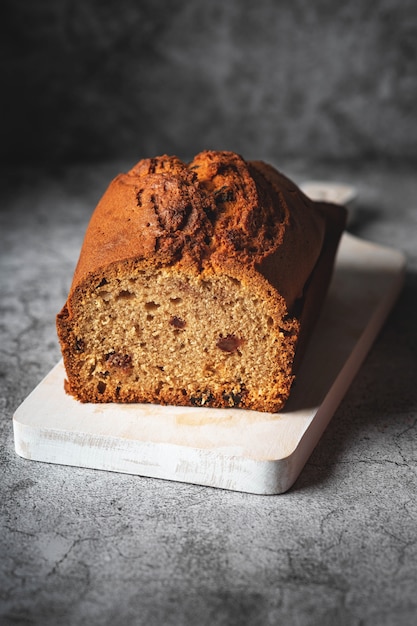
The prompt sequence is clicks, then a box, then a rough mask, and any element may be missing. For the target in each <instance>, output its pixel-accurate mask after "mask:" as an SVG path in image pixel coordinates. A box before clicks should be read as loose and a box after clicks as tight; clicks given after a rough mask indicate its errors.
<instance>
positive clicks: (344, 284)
mask: <svg viewBox="0 0 417 626" xmlns="http://www.w3.org/2000/svg"><path fill="white" fill-rule="evenodd" d="M404 265H405V261H404V257H403V255H402V254H401V253H400V252H398V251H395V250H392V249H388V248H386V247H382V246H379V245H375V244H371V243H368V242H365V241H362V240H359V239H357V238H355V237H353V236H351V235H348V234H345V235H344V236H343V238H342V242H341V245H340V249H339V253H338V256H337V261H336V268H335V273H334V277H333V280H332V283H331V286H330V290H329V293H328V297H327V300H326V303H325V306H324V309H323V312H322V315H321V317H320V320H319V323H318V325H317V327H316V330H315V332H314V335H313V337H312V339H311V342H310V344H309V348H308V350H307V353H306V355H305V358H304V360H303V363H302V366H301V369H300V372H299V375H298V378H297V381H296V384H295V386H294V389H293V393H292V395H291V398H290V401H289V403H288V404H287V407H286V410H285V412H281V413H278V414H268V413H258V412H254V411H246V410H239V409H209V408H206V409H205V408H193V407H190V408H188V407H172V406H168V407H162V406H158V405H137V404H135V405H117V404H107V405H106V404H105V405H103V404H101V405H91V404H80V403H78V402H77V401H76V400H74V399H73V398H72V397H70V396H68V395H67V394H65V392H64V388H63V381H64V377H65V371H64V368H63V365H62V363H61V362H60V363H58V364H57V365H56V366H55V367H54V368H53V370H52V371H51V372H50V373H49V374H48V375H47V376H46V378H45V379H44V380H43V381H42V382H41V383H40V384H39V385H38V386H37V387H36V389H35V390H34V391H33V392H32V393H31V394H30V395H29V396H28V397H27V398H26V400H25V401H24V402H23V403H22V404H21V405H20V407H19V408H18V409H17V410H16V412H15V414H14V418H13V425H14V437H15V449H16V452H17V454H19V455H20V456H22V457H24V458H27V459H32V460H36V461H44V462H49V463H58V464H64V465H73V466H79V467H89V468H95V469H101V470H108V471H116V472H124V473H129V474H138V475H142V476H150V477H155V478H163V479H169V480H176V481H182V482H189V483H196V484H200V485H208V486H212V487H220V488H225V489H232V490H237V491H244V492H250V493H258V494H277V493H283V492H285V491H287V490H288V489H289V488H290V487H291V486H292V484H293V483H294V481H295V480H296V478H297V476H298V475H299V473H300V472H301V470H302V468H303V466H304V464H305V462H306V461H307V459H308V457H309V455H310V454H311V452H312V450H313V449H314V447H315V445H316V444H317V442H318V440H319V439H320V436H321V435H322V433H323V431H324V429H325V428H326V426H327V424H328V423H329V421H330V419H331V418H332V416H333V414H334V411H335V409H336V408H337V406H338V404H339V403H340V401H341V399H342V397H343V395H344V394H345V392H346V390H347V389H348V387H349V385H350V383H351V381H352V379H353V378H354V376H355V375H356V373H357V372H358V369H359V367H360V365H361V363H362V361H363V359H364V357H365V356H366V354H367V352H368V350H369V349H370V347H371V345H372V342H373V341H374V339H375V337H376V335H377V334H378V332H379V330H380V329H381V327H382V325H383V323H384V321H385V319H386V316H387V315H388V313H389V311H390V309H391V307H392V305H393V303H394V302H395V300H396V297H397V296H398V293H399V291H400V289H401V285H402V281H403V274H404Z"/></svg>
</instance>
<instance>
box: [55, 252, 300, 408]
mask: <svg viewBox="0 0 417 626" xmlns="http://www.w3.org/2000/svg"><path fill="white" fill-rule="evenodd" d="M88 284H89V285H90V286H88V287H87V286H86V287H82V286H80V288H78V289H77V290H76V292H75V293H74V294H73V298H72V300H71V302H70V305H69V306H70V309H71V310H69V308H68V306H65V307H64V309H63V310H62V312H61V313H60V315H59V316H58V319H57V325H58V334H59V337H60V340H61V345H62V347H63V356H64V362H65V366H66V369H67V373H68V378H69V380H70V381H71V383H67V386H68V391H69V392H70V393H71V394H73V395H74V396H75V397H76V398H78V399H79V400H81V401H84V402H157V403H159V404H176V405H194V406H208V407H241V408H245V407H247V408H251V409H255V410H261V411H270V412H276V411H279V410H280V409H281V408H282V406H283V404H284V402H285V400H286V399H287V397H288V395H289V392H290V388H291V384H292V381H293V376H292V373H291V368H292V362H293V358H294V352H295V346H296V341H297V336H298V331H299V322H298V320H297V319H295V318H291V317H289V316H288V315H287V310H286V306H285V302H284V301H283V300H282V299H280V297H279V296H277V294H275V293H273V292H272V291H271V290H270V289H268V284H267V282H266V281H265V284H263V283H262V281H261V279H260V278H259V277H258V279H257V283H256V284H257V287H256V288H254V281H253V280H252V281H250V282H249V281H247V277H243V278H242V277H240V278H239V277H237V276H231V275H227V274H222V275H221V274H213V273H204V272H203V273H201V274H196V275H193V274H189V273H185V272H181V271H180V270H178V269H175V268H173V267H165V268H160V269H155V268H149V269H147V268H146V267H142V268H140V267H138V266H135V265H134V264H133V263H132V264H130V265H129V267H128V268H126V264H115V265H113V266H112V267H110V268H107V270H106V272H105V273H104V274H102V275H97V276H96V278H95V280H93V281H89V283H86V285H88Z"/></svg>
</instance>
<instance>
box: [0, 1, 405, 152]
mask: <svg viewBox="0 0 417 626" xmlns="http://www.w3.org/2000/svg"><path fill="white" fill-rule="evenodd" d="M4 11H6V13H5V15H6V20H5V21H4V26H6V28H7V33H6V34H4V36H3V37H2V41H3V47H4V48H5V51H4V54H3V55H2V59H1V61H0V63H1V65H2V77H3V78H2V81H3V85H4V86H5V89H4V90H3V94H6V96H3V98H2V104H1V106H2V108H3V111H2V119H3V120H5V119H6V120H7V125H5V126H3V133H2V134H3V137H2V141H1V143H0V145H1V152H2V154H1V157H2V160H3V161H4V162H8V163H10V161H14V162H16V163H19V162H23V161H24V162H26V163H28V162H29V163H30V162H39V161H44V162H45V161H46V162H48V161H52V162H56V161H62V162H65V161H69V160H80V159H108V158H111V159H113V158H120V157H122V158H128V159H130V158H131V159H132V160H134V161H135V160H138V159H139V158H142V157H144V156H155V155H156V154H163V153H170V154H177V155H178V156H180V157H182V158H185V159H187V158H191V157H192V156H193V155H194V154H195V153H196V152H198V151H199V150H201V149H205V148H214V149H232V150H236V151H238V152H240V153H242V154H243V155H244V156H245V157H246V158H264V159H266V160H275V159H281V158H283V157H293V156H300V155H302V156H305V157H307V158H309V159H334V158H344V159H358V158H369V157H386V158H399V157H405V158H416V157H417V127H416V124H415V123H414V121H415V120H414V114H415V102H416V101H417V71H416V69H417V45H416V41H417V4H416V3H415V2H414V1H412V0H376V1H375V2H372V3H364V2H362V1H361V0H352V1H351V2H348V3H343V4H340V3H323V2H318V3H317V2H316V3H311V2H308V0H295V1H294V0H285V1H283V2H275V0H259V1H258V2H256V3H253V2H252V0H230V1H229V2H224V1H223V0H212V1H211V2H203V1H202V0H195V1H194V2H183V1H181V0H174V1H173V2H170V3H167V2H163V1H162V0H157V1H155V0H142V1H141V2H136V1H134V0H128V1H127V2H125V3H123V4H122V5H121V4H120V3H114V2H112V1H111V0H101V1H99V0H85V1H84V2H80V3H57V2H54V1H53V0H45V1H44V2H42V3H41V4H39V3H28V2H25V0H5V2H4V3H3V12H4Z"/></svg>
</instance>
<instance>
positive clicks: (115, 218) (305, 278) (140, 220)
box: [57, 151, 346, 412]
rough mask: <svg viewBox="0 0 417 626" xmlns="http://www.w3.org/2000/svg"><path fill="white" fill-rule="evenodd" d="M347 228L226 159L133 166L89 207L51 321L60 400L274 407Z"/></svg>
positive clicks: (338, 211)
mask: <svg viewBox="0 0 417 626" xmlns="http://www.w3.org/2000/svg"><path fill="white" fill-rule="evenodd" d="M345 221H346V210H345V209H344V208H343V207H341V206H337V205H333V204H329V203H324V202H313V201H312V200H310V199H308V198H307V196H305V195H304V194H303V193H302V192H301V191H300V189H299V188H298V187H297V186H296V185H295V184H293V183H292V182H291V181H290V180H289V179H288V178H286V177H285V176H283V175H282V174H281V173H279V172H278V171H277V170H276V169H274V168H273V167H272V166H270V165H268V164H266V163H264V162H261V161H245V160H244V159H243V158H242V157H241V156H239V155H238V154H235V153H233V152H226V151H204V152H201V153H200V154H198V155H197V156H195V158H194V159H193V161H192V162H190V163H185V162H183V161H181V160H180V159H179V158H178V157H175V156H166V155H165V156H160V157H157V158H151V159H143V160H141V161H140V162H139V163H138V164H137V165H135V166H134V167H133V168H132V169H131V170H130V171H129V172H127V173H123V174H120V175H118V176H117V177H116V178H115V179H114V180H113V181H112V182H111V183H110V185H109V187H108V189H107V191H106V192H105V193H104V196H103V197H102V199H101V200H100V202H99V203H98V205H97V207H96V209H95V211H94V213H93V215H92V217H91V220H90V223H89V226H88V228H87V231H86V234H85V239H84V243H83V246H82V249H81V253H80V257H79V261H78V264H77V267H76V270H75V273H74V278H73V282H72V286H71V289H70V293H69V296H68V300H67V302H66V304H65V306H64V307H63V309H62V311H61V312H60V313H59V314H58V316H57V330H58V336H59V340H60V344H61V348H62V354H63V360H64V365H65V368H66V375H67V380H66V383H65V385H66V390H67V392H68V393H70V394H72V395H73V396H74V397H75V398H77V399H78V400H80V401H81V402H120V403H123V402H151V403H157V404H173V405H188V406H190V405H191V406H192V405H194V406H204V407H240V408H246V409H253V410H257V411H268V412H277V411H279V410H281V409H282V408H283V406H284V404H285V402H286V401H287V399H288V397H289V394H290V390H291V386H292V384H293V381H294V377H295V375H296V371H297V363H298V362H299V360H300V358H301V356H302V352H303V349H304V347H305V345H306V341H307V340H308V338H309V336H310V334H311V330H312V327H313V325H314V322H315V320H316V318H317V316H318V313H319V311H320V307H321V305H322V302H323V299H324V296H325V293H326V290H327V287H328V284H329V281H330V277H331V274H332V269H333V265H334V259H335V254H336V251H337V247H338V243H339V240H340V237H341V234H342V232H343V229H344V226H345Z"/></svg>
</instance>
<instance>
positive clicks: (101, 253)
mask: <svg viewBox="0 0 417 626" xmlns="http://www.w3.org/2000/svg"><path fill="white" fill-rule="evenodd" d="M344 219H345V214H344V211H343V209H341V207H329V205H324V204H323V203H317V202H313V201H311V200H309V199H308V198H307V197H306V196H305V195H304V194H303V193H302V192H301V191H300V190H299V189H298V188H297V187H296V186H295V185H294V184H293V183H292V182H291V181H289V180H288V179H287V178H286V177H285V176H283V175H282V174H280V173H279V172H277V171H276V170H275V169H274V168H273V167H271V166H269V165H267V164H265V163H263V162H258V161H249V162H246V161H245V160H244V159H243V158H242V157H241V156H239V155H238V154H235V153H233V152H227V151H204V152H201V153H199V154H197V155H196V156H195V158H194V159H193V161H191V163H189V164H186V163H184V162H182V161H181V160H180V159H179V158H178V157H176V156H167V155H164V156H160V157H157V158H152V159H143V160H141V161H140V162H139V163H137V164H136V165H135V166H134V167H133V168H132V169H131V170H130V171H129V172H127V173H125V174H119V175H118V176H117V177H116V178H115V179H114V180H113V181H112V182H111V183H110V185H109V187H108V189H107V191H106V192H105V194H104V196H103V197H102V199H101V200H100V202H99V204H98V205H97V207H96V209H95V211H94V213H93V215H92V218H91V221H90V224H89V226H88V229H87V232H86V235H85V239H84V244H83V247H82V250H81V254H80V258H79V262H78V265H77V268H76V271H75V274H74V279H73V284H72V288H71V291H72V292H73V291H74V289H76V287H77V286H79V285H80V284H81V283H82V282H83V281H84V280H86V279H87V278H88V277H89V276H91V275H92V274H97V273H98V272H99V271H100V270H101V269H103V268H105V267H107V266H108V265H109V264H112V263H115V262H120V261H123V260H126V261H134V262H137V263H143V264H144V265H146V266H155V267H160V266H164V265H174V264H175V265H178V266H179V267H180V266H181V267H182V268H186V269H187V271H190V272H197V273H201V272H209V273H210V272H216V271H224V270H226V269H227V270H228V271H229V272H230V273H231V274H232V275H233V274H235V275H238V276H239V277H241V278H242V277H243V278H245V276H246V277H248V279H249V280H251V279H253V278H254V277H255V280H257V279H258V278H259V277H260V276H261V277H262V276H263V277H264V278H266V279H267V280H268V282H269V283H270V284H271V285H272V286H273V287H274V288H275V289H276V290H277V291H278V293H279V294H280V295H281V296H282V297H283V298H284V299H285V301H286V305H287V309H288V310H290V309H291V307H292V306H293V304H294V302H295V301H296V299H297V298H299V297H300V296H301V295H302V292H303V288H304V286H305V284H306V282H307V280H308V277H309V275H310V274H311V272H312V269H313V268H314V266H315V264H316V262H317V259H318V258H319V255H320V252H321V249H322V246H323V241H324V239H325V236H326V229H327V225H328V222H329V220H330V221H332V220H333V221H335V220H336V221H339V222H342V221H344Z"/></svg>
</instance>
